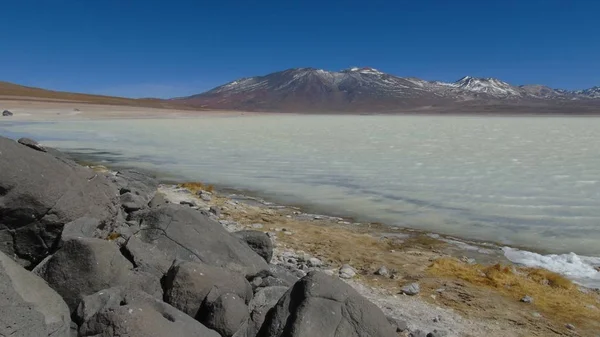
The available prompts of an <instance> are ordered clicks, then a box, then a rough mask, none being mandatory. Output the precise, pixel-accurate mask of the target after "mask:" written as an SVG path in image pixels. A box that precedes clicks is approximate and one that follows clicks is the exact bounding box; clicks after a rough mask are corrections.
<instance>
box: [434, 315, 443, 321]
mask: <svg viewBox="0 0 600 337" xmlns="http://www.w3.org/2000/svg"><path fill="white" fill-rule="evenodd" d="M441 321H442V316H441V315H437V316H435V317H434V318H433V322H434V323H438V322H441Z"/></svg>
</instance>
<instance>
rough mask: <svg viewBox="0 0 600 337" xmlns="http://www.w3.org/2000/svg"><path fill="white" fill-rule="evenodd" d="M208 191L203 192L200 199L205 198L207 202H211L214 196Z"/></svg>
mask: <svg viewBox="0 0 600 337" xmlns="http://www.w3.org/2000/svg"><path fill="white" fill-rule="evenodd" d="M206 193H208V192H203V193H202V194H201V195H200V199H202V200H204V201H206V202H209V201H211V200H212V197H211V196H210V195H208V194H206Z"/></svg>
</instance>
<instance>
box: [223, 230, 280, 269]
mask: <svg viewBox="0 0 600 337" xmlns="http://www.w3.org/2000/svg"><path fill="white" fill-rule="evenodd" d="M233 235H234V236H236V237H238V238H239V239H240V240H242V242H244V243H245V244H247V245H248V246H249V247H250V248H251V249H252V250H253V251H255V252H256V254H258V255H260V256H261V257H262V258H263V259H265V261H266V262H267V263H269V262H271V259H272V258H273V242H272V241H271V238H269V236H268V235H267V233H264V232H260V231H250V230H245V231H239V232H234V233H233Z"/></svg>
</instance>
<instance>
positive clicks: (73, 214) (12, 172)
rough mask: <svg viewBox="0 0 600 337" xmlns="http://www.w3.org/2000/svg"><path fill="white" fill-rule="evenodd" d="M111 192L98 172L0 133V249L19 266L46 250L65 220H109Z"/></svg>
mask: <svg viewBox="0 0 600 337" xmlns="http://www.w3.org/2000/svg"><path fill="white" fill-rule="evenodd" d="M117 195H118V193H117V190H116V188H115V186H114V185H113V184H111V183H110V182H109V181H108V180H107V179H106V178H105V177H104V176H103V175H101V174H98V173H96V172H94V171H92V170H90V169H87V168H84V167H81V166H79V165H75V164H74V163H72V162H69V161H66V160H62V159H59V158H57V157H55V156H53V155H52V154H50V153H44V152H40V151H37V150H34V149H32V148H30V147H28V146H23V145H21V144H19V143H17V142H15V141H13V140H10V139H7V138H3V137H0V200H1V203H0V240H2V242H0V250H2V251H3V252H5V253H6V254H8V255H9V256H16V257H17V258H18V262H19V263H21V264H22V265H25V266H27V267H33V266H34V265H35V264H36V263H38V262H39V261H41V260H42V259H43V258H44V257H46V256H47V255H48V254H49V253H51V252H52V250H54V249H55V248H56V245H57V243H58V241H59V238H60V236H61V233H62V229H63V227H64V225H65V224H66V223H68V222H71V221H73V220H76V219H79V218H81V217H84V216H85V217H90V218H95V219H98V220H99V221H100V224H101V225H106V224H109V223H111V222H112V220H113V218H114V217H115V215H116V214H117V209H118V204H117V202H118V201H117V198H116V197H117Z"/></svg>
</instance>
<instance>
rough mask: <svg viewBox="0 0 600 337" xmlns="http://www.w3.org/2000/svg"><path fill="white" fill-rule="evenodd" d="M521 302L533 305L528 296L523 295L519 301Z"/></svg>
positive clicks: (531, 299)
mask: <svg viewBox="0 0 600 337" xmlns="http://www.w3.org/2000/svg"><path fill="white" fill-rule="evenodd" d="M521 302H523V303H533V297H531V296H529V295H525V297H523V298H522V299H521Z"/></svg>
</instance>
